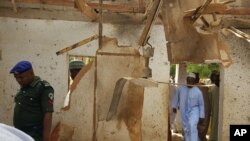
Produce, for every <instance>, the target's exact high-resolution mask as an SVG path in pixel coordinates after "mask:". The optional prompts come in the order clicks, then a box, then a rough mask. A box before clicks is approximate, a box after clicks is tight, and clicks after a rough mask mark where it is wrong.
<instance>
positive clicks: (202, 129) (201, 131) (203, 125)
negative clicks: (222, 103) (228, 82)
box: [194, 72, 211, 141]
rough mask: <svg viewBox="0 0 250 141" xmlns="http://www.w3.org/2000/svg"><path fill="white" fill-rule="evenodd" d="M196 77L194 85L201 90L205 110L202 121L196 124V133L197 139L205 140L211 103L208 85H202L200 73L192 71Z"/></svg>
mask: <svg viewBox="0 0 250 141" xmlns="http://www.w3.org/2000/svg"><path fill="white" fill-rule="evenodd" d="M194 74H195V77H196V82H195V83H196V85H197V86H198V88H199V89H200V90H201V92H202V96H203V100H204V110H205V117H204V120H203V122H199V124H198V135H199V139H200V140H199V141H207V138H206V135H207V131H208V127H209V122H210V113H211V106H210V105H211V104H210V98H209V93H208V87H207V86H204V85H205V84H204V83H201V82H200V75H199V73H197V72H196V73H194Z"/></svg>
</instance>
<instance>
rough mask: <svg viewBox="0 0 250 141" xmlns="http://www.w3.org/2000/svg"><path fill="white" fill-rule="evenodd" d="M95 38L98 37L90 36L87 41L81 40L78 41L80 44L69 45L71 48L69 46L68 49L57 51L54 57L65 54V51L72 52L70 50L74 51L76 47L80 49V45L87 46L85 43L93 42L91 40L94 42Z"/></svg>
mask: <svg viewBox="0 0 250 141" xmlns="http://www.w3.org/2000/svg"><path fill="white" fill-rule="evenodd" d="M97 38H98V35H94V36H91V37H89V38H87V39H84V40H82V41H80V42H77V43H75V44H73V45H71V46H69V47H66V48H64V49H62V50H60V51H57V52H56V55H60V54H63V53H65V52H67V51H70V50H72V49H75V48H77V47H80V46H82V45H85V44H87V43H89V42H91V41H93V40H95V39H97Z"/></svg>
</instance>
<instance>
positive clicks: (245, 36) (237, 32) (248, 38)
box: [227, 26, 250, 42]
mask: <svg viewBox="0 0 250 141" xmlns="http://www.w3.org/2000/svg"><path fill="white" fill-rule="evenodd" d="M227 30H228V31H229V32H231V33H233V34H234V35H235V36H237V37H239V38H242V39H245V40H246V41H248V42H250V36H249V35H248V34H246V33H244V32H242V31H240V30H239V29H236V28H235V27H233V26H230V27H229V28H228V29H227Z"/></svg>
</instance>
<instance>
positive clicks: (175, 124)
mask: <svg viewBox="0 0 250 141" xmlns="http://www.w3.org/2000/svg"><path fill="white" fill-rule="evenodd" d="M188 73H195V74H198V76H199V78H200V79H199V82H197V84H196V86H197V87H198V88H199V89H200V91H201V92H202V95H203V100H204V113H205V118H204V121H203V122H202V123H201V124H200V123H199V125H198V127H197V128H198V132H199V138H200V140H201V141H203V140H208V139H209V138H213V139H214V138H216V139H218V137H217V136H218V120H219V118H218V113H219V107H218V106H219V86H216V84H215V81H219V80H215V78H216V79H219V78H220V75H219V74H220V64H217V63H211V64H172V65H171V67H170V85H169V100H170V101H169V103H170V105H169V106H170V108H169V110H170V112H169V113H170V116H169V117H170V118H169V124H170V130H171V135H172V136H171V137H172V138H171V139H172V141H181V140H183V136H182V135H183V134H182V129H183V128H182V121H181V119H182V117H181V114H180V110H177V113H173V111H172V103H173V101H174V100H173V99H174V97H176V95H178V91H179V90H178V89H179V87H180V86H182V85H185V84H186V76H187V74H188ZM214 74H216V75H217V76H216V77H212V76H214ZM196 78H197V75H196ZM211 79H212V80H211Z"/></svg>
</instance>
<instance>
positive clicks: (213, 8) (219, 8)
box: [185, 3, 250, 17]
mask: <svg viewBox="0 0 250 141" xmlns="http://www.w3.org/2000/svg"><path fill="white" fill-rule="evenodd" d="M194 12H195V10H194V9H193V10H188V11H185V13H186V14H185V17H190V16H192V15H193V14H194ZM213 13H216V14H221V15H250V8H248V7H237V8H236V7H229V6H226V5H224V4H219V3H212V4H209V5H208V7H207V8H206V9H204V10H203V11H202V13H201V14H202V15H204V14H213Z"/></svg>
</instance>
